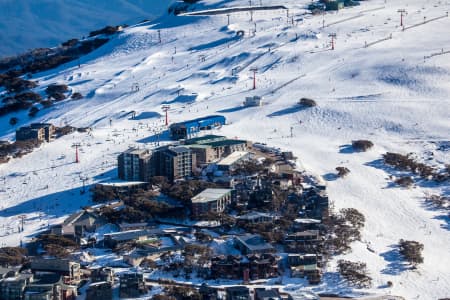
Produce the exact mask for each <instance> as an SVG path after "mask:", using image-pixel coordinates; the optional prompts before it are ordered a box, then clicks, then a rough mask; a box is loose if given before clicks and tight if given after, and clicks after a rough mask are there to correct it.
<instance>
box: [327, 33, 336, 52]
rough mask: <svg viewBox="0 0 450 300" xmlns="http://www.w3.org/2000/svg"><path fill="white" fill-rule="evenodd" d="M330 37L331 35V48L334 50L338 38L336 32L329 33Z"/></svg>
mask: <svg viewBox="0 0 450 300" xmlns="http://www.w3.org/2000/svg"><path fill="white" fill-rule="evenodd" d="M328 36H329V37H331V50H334V40H335V39H336V36H337V35H336V33H330V34H329V35H328Z"/></svg>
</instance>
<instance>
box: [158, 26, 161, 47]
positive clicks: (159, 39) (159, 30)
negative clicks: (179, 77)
mask: <svg viewBox="0 0 450 300" xmlns="http://www.w3.org/2000/svg"><path fill="white" fill-rule="evenodd" d="M158 41H159V43H160V44H161V29H158Z"/></svg>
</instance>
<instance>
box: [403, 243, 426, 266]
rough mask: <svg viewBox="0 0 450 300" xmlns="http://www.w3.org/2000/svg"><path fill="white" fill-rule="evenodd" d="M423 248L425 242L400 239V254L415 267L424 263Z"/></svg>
mask: <svg viewBox="0 0 450 300" xmlns="http://www.w3.org/2000/svg"><path fill="white" fill-rule="evenodd" d="M423 248H424V246H423V244H421V243H419V242H417V241H407V240H403V239H402V240H400V241H399V249H400V254H401V255H403V257H404V258H405V260H406V261H408V262H409V263H410V264H411V265H413V266H414V267H415V266H417V265H418V264H421V263H423V256H422V251H423Z"/></svg>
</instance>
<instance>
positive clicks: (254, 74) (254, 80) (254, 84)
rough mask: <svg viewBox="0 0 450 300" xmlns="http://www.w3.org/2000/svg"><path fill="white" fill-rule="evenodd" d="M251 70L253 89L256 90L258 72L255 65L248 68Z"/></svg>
mask: <svg viewBox="0 0 450 300" xmlns="http://www.w3.org/2000/svg"><path fill="white" fill-rule="evenodd" d="M250 71H252V72H253V89H254V90H256V72H258V68H257V67H253V68H251V69H250Z"/></svg>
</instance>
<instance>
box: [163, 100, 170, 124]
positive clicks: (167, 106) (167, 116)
mask: <svg viewBox="0 0 450 300" xmlns="http://www.w3.org/2000/svg"><path fill="white" fill-rule="evenodd" d="M161 109H162V111H163V112H165V113H166V126H168V125H169V115H168V114H169V109H170V105H168V104H164V105H163V106H161Z"/></svg>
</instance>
